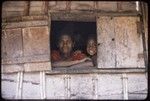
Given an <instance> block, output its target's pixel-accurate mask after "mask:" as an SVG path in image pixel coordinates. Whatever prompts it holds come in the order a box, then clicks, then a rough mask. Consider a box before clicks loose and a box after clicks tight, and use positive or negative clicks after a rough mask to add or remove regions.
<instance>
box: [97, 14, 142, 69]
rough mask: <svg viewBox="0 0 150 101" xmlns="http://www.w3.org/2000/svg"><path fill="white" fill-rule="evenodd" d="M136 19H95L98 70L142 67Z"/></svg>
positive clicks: (140, 36) (140, 37)
mask: <svg viewBox="0 0 150 101" xmlns="http://www.w3.org/2000/svg"><path fill="white" fill-rule="evenodd" d="M138 21H139V18H138V17H109V16H100V17H99V18H98V19H97V38H98V39H97V40H98V60H97V61H98V68H115V67H117V68H126V67H127V68H132V67H144V58H143V57H144V56H143V46H142V35H141V34H140V33H138V31H137V30H138V28H137V22H138Z"/></svg>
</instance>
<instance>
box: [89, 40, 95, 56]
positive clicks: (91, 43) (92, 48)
mask: <svg viewBox="0 0 150 101" xmlns="http://www.w3.org/2000/svg"><path fill="white" fill-rule="evenodd" d="M96 52H97V50H96V41H95V40H94V39H89V40H88V42H87V53H88V54H89V55H95V54H96Z"/></svg>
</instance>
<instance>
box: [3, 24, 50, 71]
mask: <svg viewBox="0 0 150 101" xmlns="http://www.w3.org/2000/svg"><path fill="white" fill-rule="evenodd" d="M45 22H46V21H45ZM15 24H16V23H10V24H8V25H7V26H6V30H5V33H3V34H2V47H1V48H2V52H1V54H2V72H18V71H44V70H50V69H51V61H50V40H49V39H50V37H49V26H48V25H47V23H45V24H44V25H43V23H41V21H37V22H36V23H34V21H33V22H32V21H30V22H26V23H23V22H19V23H17V24H18V26H19V24H20V26H21V25H22V26H21V28H14V27H13V25H15ZM17 24H16V25H17ZM10 26H12V27H13V28H9V29H8V27H10ZM18 26H17V27H18ZM34 26H35V27H34Z"/></svg>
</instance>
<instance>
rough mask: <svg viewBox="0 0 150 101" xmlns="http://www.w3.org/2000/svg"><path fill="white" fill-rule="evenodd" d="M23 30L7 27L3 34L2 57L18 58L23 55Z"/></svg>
mask: <svg viewBox="0 0 150 101" xmlns="http://www.w3.org/2000/svg"><path fill="white" fill-rule="evenodd" d="M22 44H23V43H22V30H21V29H20V28H17V29H7V30H4V33H3V34H2V47H3V48H2V49H3V50H2V54H3V55H2V56H3V57H2V58H3V59H8V58H12V59H13V58H18V57H22V55H23V46H22Z"/></svg>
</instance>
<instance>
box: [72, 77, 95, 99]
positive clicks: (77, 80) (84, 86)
mask: <svg viewBox="0 0 150 101" xmlns="http://www.w3.org/2000/svg"><path fill="white" fill-rule="evenodd" d="M92 79H93V78H92V75H90V74H88V75H86V74H84V75H70V82H69V84H70V98H71V99H93V97H94V88H93V87H94V84H93V81H92Z"/></svg>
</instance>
